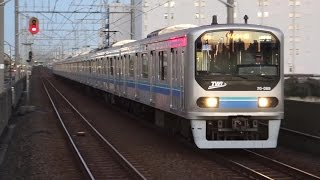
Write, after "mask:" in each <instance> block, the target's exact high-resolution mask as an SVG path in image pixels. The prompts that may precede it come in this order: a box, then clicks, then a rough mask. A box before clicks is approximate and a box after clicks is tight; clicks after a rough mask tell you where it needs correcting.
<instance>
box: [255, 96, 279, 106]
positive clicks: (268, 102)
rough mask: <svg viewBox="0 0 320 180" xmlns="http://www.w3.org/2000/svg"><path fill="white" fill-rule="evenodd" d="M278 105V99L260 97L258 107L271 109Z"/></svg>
mask: <svg viewBox="0 0 320 180" xmlns="http://www.w3.org/2000/svg"><path fill="white" fill-rule="evenodd" d="M277 105H278V99H277V98H276V97H259V98H258V107H259V108H270V107H276V106H277Z"/></svg>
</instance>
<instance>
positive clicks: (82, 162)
mask: <svg viewBox="0 0 320 180" xmlns="http://www.w3.org/2000/svg"><path fill="white" fill-rule="evenodd" d="M42 85H43V87H44V89H45V91H46V93H47V95H48V97H49V100H50V102H51V105H52V107H53V109H54V111H55V113H56V115H57V116H58V119H59V121H60V123H61V125H62V127H63V130H64V132H65V133H66V134H67V136H68V139H69V142H71V144H72V147H73V149H74V151H75V152H76V153H77V155H78V158H79V159H80V162H81V164H82V166H83V167H84V169H85V171H86V173H87V175H88V176H89V178H90V179H91V180H95V178H94V177H93V175H92V172H91V170H90V169H89V167H88V165H87V163H86V162H85V160H84V158H83V157H82V155H81V153H80V151H79V149H78V148H77V146H76V144H75V142H74V141H73V139H72V137H71V135H70V133H69V132H68V130H67V128H66V126H65V124H64V122H63V120H62V118H61V116H60V113H59V111H58V109H57V108H56V105H55V104H54V102H53V100H52V98H51V95H50V93H49V91H48V89H47V87H46V85H45V84H44V82H43V81H42Z"/></svg>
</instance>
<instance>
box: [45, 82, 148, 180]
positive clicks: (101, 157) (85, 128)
mask: <svg viewBox="0 0 320 180" xmlns="http://www.w3.org/2000/svg"><path fill="white" fill-rule="evenodd" d="M42 84H43V87H44V89H45V91H46V93H47V96H48V98H49V99H50V102H51V104H52V106H53V108H54V111H55V113H56V114H57V117H58V118H59V121H60V123H61V125H62V127H63V130H64V132H65V134H66V136H67V139H68V142H70V144H71V147H72V150H73V152H74V154H75V156H76V157H77V159H78V160H79V162H80V164H81V167H82V169H83V173H84V174H85V176H86V177H87V178H88V179H92V180H93V179H146V178H145V177H144V176H143V174H142V173H140V172H139V171H138V170H137V168H136V167H135V166H134V165H133V164H131V163H130V162H129V161H128V160H127V159H126V158H125V157H124V156H123V155H122V154H121V153H120V152H119V151H118V150H117V149H116V148H115V147H114V146H112V144H110V143H109V142H108V140H106V139H105V138H104V137H103V136H102V135H101V134H100V133H99V132H98V131H97V130H96V129H95V128H94V127H93V126H92V125H91V124H90V122H89V121H88V120H87V119H86V118H85V117H84V116H83V115H82V114H81V113H80V112H79V111H78V110H77V109H76V108H75V107H74V106H73V105H72V104H71V103H70V101H68V100H67V99H66V98H65V97H64V96H63V94H62V93H61V92H60V91H59V90H58V89H56V88H55V86H54V85H53V84H52V83H51V82H50V81H49V80H48V79H43V80H42Z"/></svg>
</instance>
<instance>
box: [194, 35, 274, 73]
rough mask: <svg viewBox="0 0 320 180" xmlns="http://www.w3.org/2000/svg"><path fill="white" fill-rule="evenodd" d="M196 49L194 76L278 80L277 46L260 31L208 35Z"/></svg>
mask: <svg viewBox="0 0 320 180" xmlns="http://www.w3.org/2000/svg"><path fill="white" fill-rule="evenodd" d="M195 46H196V76H224V77H228V76H229V77H230V76H231V77H235V76H237V77H245V78H246V79H250V78H254V79H256V78H257V77H264V76H265V77H266V78H272V77H278V76H279V73H280V69H279V66H280V42H279V40H278V39H277V38H276V37H275V36H274V35H273V34H271V33H268V32H264V31H243V30H231V31H212V32H206V33H205V34H203V35H202V36H200V37H199V38H198V39H197V40H196V43H195Z"/></svg>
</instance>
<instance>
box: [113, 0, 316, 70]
mask: <svg viewBox="0 0 320 180" xmlns="http://www.w3.org/2000/svg"><path fill="white" fill-rule="evenodd" d="M225 1H227V0H225ZM133 2H134V6H133V7H135V10H134V14H133V16H134V17H135V21H134V26H135V28H134V30H133V32H132V33H133V36H134V38H133V39H137V40H138V39H142V38H145V37H147V34H149V33H151V32H153V31H156V30H158V29H161V28H164V27H167V26H171V25H176V24H194V25H207V24H210V23H211V20H212V15H217V16H218V23H219V24H222V23H226V19H227V17H226V15H227V13H226V6H225V5H224V4H222V3H221V2H219V1H218V0H133ZM127 7H128V6H127ZM319 7H320V1H319V0H286V1H284V0H235V9H234V22H235V23H243V22H244V20H243V17H244V15H248V17H249V19H248V23H249V24H261V25H269V26H274V27H277V28H279V29H281V30H282V31H283V32H284V35H285V44H284V45H285V52H284V58H285V73H312V74H319V73H320V72H319V68H318V67H319V66H320V62H318V61H320V59H319V55H317V54H316V53H317V51H318V42H320V36H319V32H318V31H319V28H320V24H319V23H317V22H318V20H316V19H317V18H319V17H320V11H319ZM110 9H111V8H110ZM126 10H127V9H125V10H124V11H126ZM122 15H123V14H111V16H114V20H112V21H111V23H112V22H115V23H114V24H111V25H110V27H112V25H113V26H115V27H118V28H119V31H120V32H121V33H120V34H116V37H117V38H118V37H119V36H123V35H125V34H126V35H128V36H127V37H124V38H122V37H121V38H122V39H125V38H128V39H130V36H129V34H128V31H129V30H130V25H131V23H130V20H128V21H127V20H125V18H121V20H119V21H121V22H125V23H120V22H119V21H116V17H115V16H117V17H121V16H122ZM126 17H127V19H128V18H130V17H131V16H129V15H127V16H126ZM110 19H111V18H110ZM120 26H121V28H120ZM112 30H116V28H114V29H113V28H112ZM121 38H119V39H117V40H121ZM111 39H112V38H111Z"/></svg>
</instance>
